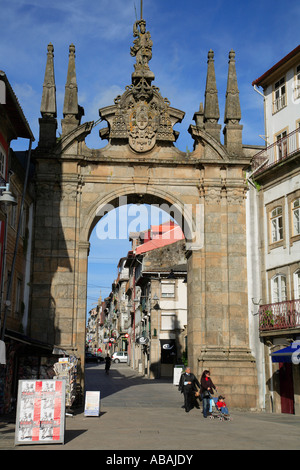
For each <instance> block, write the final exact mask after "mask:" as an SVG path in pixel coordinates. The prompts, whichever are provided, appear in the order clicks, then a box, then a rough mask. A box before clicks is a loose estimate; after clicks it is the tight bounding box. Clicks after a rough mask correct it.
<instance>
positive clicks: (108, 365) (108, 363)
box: [105, 353, 111, 375]
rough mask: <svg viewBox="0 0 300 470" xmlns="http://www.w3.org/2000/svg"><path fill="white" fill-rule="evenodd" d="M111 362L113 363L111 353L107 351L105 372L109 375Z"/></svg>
mask: <svg viewBox="0 0 300 470" xmlns="http://www.w3.org/2000/svg"><path fill="white" fill-rule="evenodd" d="M110 364H111V358H110V357H109V354H108V353H107V356H106V358H105V372H106V374H107V375H108V374H109V369H110Z"/></svg>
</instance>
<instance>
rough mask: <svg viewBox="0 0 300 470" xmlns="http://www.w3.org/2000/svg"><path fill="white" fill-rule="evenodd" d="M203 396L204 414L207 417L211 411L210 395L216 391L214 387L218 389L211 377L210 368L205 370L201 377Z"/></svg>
mask: <svg viewBox="0 0 300 470" xmlns="http://www.w3.org/2000/svg"><path fill="white" fill-rule="evenodd" d="M200 383H201V397H202V400H203V416H204V418H207V415H208V413H209V406H210V397H211V394H213V393H214V391H213V389H215V390H216V391H217V388H216V387H215V385H214V384H213V381H212V380H211V378H210V372H209V370H205V371H204V372H203V374H202V377H201V381H200Z"/></svg>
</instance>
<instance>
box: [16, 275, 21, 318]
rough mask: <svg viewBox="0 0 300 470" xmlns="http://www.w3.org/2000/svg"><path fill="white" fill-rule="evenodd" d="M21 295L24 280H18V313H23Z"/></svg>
mask: <svg viewBox="0 0 300 470" xmlns="http://www.w3.org/2000/svg"><path fill="white" fill-rule="evenodd" d="M21 294H22V280H21V279H19V278H17V288H16V306H15V311H16V313H21Z"/></svg>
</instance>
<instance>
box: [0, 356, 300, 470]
mask: <svg viewBox="0 0 300 470" xmlns="http://www.w3.org/2000/svg"><path fill="white" fill-rule="evenodd" d="M86 390H88V391H94V390H100V396H101V401H100V415H99V416H85V415H84V412H83V410H82V409H78V410H74V414H73V416H66V423H65V441H64V443H63V444H26V445H17V446H15V444H14V439H15V420H14V419H12V418H11V417H2V418H1V416H0V450H15V451H20V450H22V451H24V450H101V451H102V453H101V455H102V456H103V463H105V464H112V465H116V464H124V463H129V464H132V465H133V466H134V467H137V466H138V465H139V466H140V468H143V466H141V463H142V462H143V463H144V464H146V461H147V462H148V464H149V463H151V464H170V465H172V466H177V465H180V464H183V463H187V464H189V463H192V462H190V461H189V460H188V456H190V457H189V458H191V459H192V457H193V456H194V457H195V455H196V453H197V451H200V450H299V448H300V417H299V416H294V415H288V414H268V413H264V412H243V411H235V410H230V416H231V420H230V421H220V420H219V419H213V420H212V419H209V418H207V419H204V418H203V415H202V412H201V411H202V410H201V409H197V408H194V409H193V410H191V411H190V412H189V413H186V412H185V410H184V408H183V407H182V406H183V395H182V394H181V393H179V392H178V389H177V386H175V385H173V383H172V380H168V379H159V380H149V379H147V378H145V377H141V376H140V375H139V374H137V373H136V372H135V371H133V370H132V369H131V368H130V367H129V366H128V365H127V364H113V365H112V368H111V370H110V373H109V375H108V376H107V375H106V374H105V371H104V365H103V364H100V365H98V364H97V365H93V364H88V365H87V368H86ZM219 392H220V393H221V390H220V387H219ZM226 398H227V400H226V402H227V403H228V405H229V409H230V397H226ZM132 451H135V452H132ZM158 451H159V452H158ZM193 451H194V452H193ZM154 452H155V454H154ZM158 455H159V456H160V457H157V456H158ZM125 456H127V457H125ZM131 456H135V457H131ZM141 456H143V457H141ZM145 456H146V457H145ZM166 456H167V457H166ZM168 456H169V457H168ZM171 456H173V457H171ZM118 458H119V459H121V460H119V461H117V460H116V459H118ZM125 458H128V459H130V458H132V459H133V458H135V459H136V460H135V461H134V460H132V461H125V460H124V459H125ZM138 458H141V460H140V461H139V462H138V460H137V459H138ZM158 458H162V459H163V458H165V459H167V458H170V459H171V458H174V459H177V460H172V461H171V460H169V461H161V462H159V461H158V460H157V459H158ZM122 459H123V460H122ZM150 459H152V461H150ZM153 459H154V460H153ZM180 459H181V460H180ZM183 459H184V460H185V462H184V461H183ZM194 463H195V462H194Z"/></svg>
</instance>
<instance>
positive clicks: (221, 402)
mask: <svg viewBox="0 0 300 470" xmlns="http://www.w3.org/2000/svg"><path fill="white" fill-rule="evenodd" d="M224 400H225V397H222V395H220V396H219V397H218V401H217V403H216V405H217V407H218V408H219V409H220V410H221V412H222V413H223V414H224V415H228V408H227V406H226V403H225V401H224Z"/></svg>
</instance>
